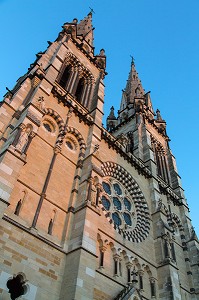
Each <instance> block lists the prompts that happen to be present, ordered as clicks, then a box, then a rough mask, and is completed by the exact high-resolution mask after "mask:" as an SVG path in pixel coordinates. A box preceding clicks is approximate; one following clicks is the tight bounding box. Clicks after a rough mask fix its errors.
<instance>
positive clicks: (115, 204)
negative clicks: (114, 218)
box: [113, 197, 122, 210]
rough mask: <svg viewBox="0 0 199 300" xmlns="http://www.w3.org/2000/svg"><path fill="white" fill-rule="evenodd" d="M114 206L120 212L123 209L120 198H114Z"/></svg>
mask: <svg viewBox="0 0 199 300" xmlns="http://www.w3.org/2000/svg"><path fill="white" fill-rule="evenodd" d="M113 204H114V206H115V207H116V208H117V209H118V210H121V209H122V206H121V202H120V200H118V198H116V197H113Z"/></svg>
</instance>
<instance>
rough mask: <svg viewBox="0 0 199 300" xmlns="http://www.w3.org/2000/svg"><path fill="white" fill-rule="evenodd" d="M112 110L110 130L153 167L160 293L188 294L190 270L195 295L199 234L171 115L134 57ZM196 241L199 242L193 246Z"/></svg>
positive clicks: (163, 295)
mask: <svg viewBox="0 0 199 300" xmlns="http://www.w3.org/2000/svg"><path fill="white" fill-rule="evenodd" d="M113 112H114V107H113V106H112V107H111V111H110V115H109V116H108V118H107V129H108V131H109V132H110V133H111V134H112V135H113V136H114V137H115V138H116V140H117V141H119V142H121V143H123V141H124V140H125V138H126V143H125V145H124V147H125V151H126V152H127V153H129V154H130V156H131V155H133V156H135V157H137V158H138V159H139V160H140V161H142V162H143V163H144V165H145V166H146V167H147V168H148V169H149V170H150V172H151V178H150V180H149V181H150V186H151V196H150V202H151V205H152V215H151V216H152V223H153V234H154V242H155V244H154V247H155V255H156V263H157V265H158V277H159V283H158V285H159V292H160V294H159V297H160V299H186V298H183V296H182V298H181V296H180V295H184V293H183V292H182V289H183V288H182V286H183V284H182V281H183V279H182V278H183V276H184V275H183V274H185V273H186V274H187V277H186V278H187V282H186V283H184V288H185V286H186V288H185V289H187V288H188V285H187V283H188V282H189V288H188V289H189V291H190V293H191V295H192V294H193V296H192V297H193V299H195V296H194V294H195V293H196V294H198V288H199V286H198V284H197V285H195V282H196V281H197V280H198V279H196V278H198V275H196V273H197V272H198V271H196V267H195V256H194V254H193V253H196V252H197V251H198V250H196V249H198V239H197V238H196V239H193V236H194V235H195V232H194V230H193V227H192V225H191V222H190V218H189V209H188V205H187V201H186V199H185V196H184V190H183V188H182V186H181V180H180V176H179V174H178V171H177V167H176V161H175V157H174V156H173V154H172V152H171V149H170V146H169V141H170V139H169V137H168V135H167V131H166V121H165V120H164V119H163V118H162V116H161V114H160V110H159V109H157V110H156V113H155V112H154V110H153V106H152V101H151V97H150V92H147V93H146V92H145V91H144V89H143V87H142V84H141V81H140V79H139V77H138V73H137V71H136V69H135V64H134V60H133V59H132V62H131V69H130V73H129V77H128V80H127V84H126V87H125V89H124V90H123V93H122V99H121V104H120V110H119V111H118V117H117V118H116V117H115V115H114V113H113ZM191 236H192V238H191ZM193 240H194V241H193ZM191 241H192V242H191ZM191 244H192V245H193V244H194V247H193V248H192V246H191ZM193 249H195V250H193ZM182 257H183V259H182ZM182 260H183V262H182ZM163 274H164V276H163V277H162V275H163ZM185 294H186V293H185ZM196 294H195V295H196ZM178 297H180V298H178ZM192 297H191V299H192Z"/></svg>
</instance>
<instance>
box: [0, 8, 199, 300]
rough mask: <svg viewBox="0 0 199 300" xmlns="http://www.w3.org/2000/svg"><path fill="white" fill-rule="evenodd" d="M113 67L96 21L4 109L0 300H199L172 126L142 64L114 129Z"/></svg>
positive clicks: (41, 57) (53, 51) (43, 57)
mask: <svg viewBox="0 0 199 300" xmlns="http://www.w3.org/2000/svg"><path fill="white" fill-rule="evenodd" d="M105 69H106V56H105V51H104V50H103V49H102V50H101V51H100V53H99V54H95V53H94V45H93V26H92V13H89V14H88V15H87V16H86V17H85V18H84V19H83V20H82V21H80V22H78V20H77V19H74V20H73V21H72V22H69V23H65V24H64V25H63V27H62V31H61V32H60V33H59V34H58V37H57V39H56V40H55V41H54V42H48V48H47V49H46V51H44V52H39V53H38V54H37V55H36V60H35V62H34V63H33V64H31V65H30V68H29V69H28V71H27V73H26V74H25V75H24V76H22V77H20V78H19V79H18V81H17V83H16V86H15V87H14V88H13V89H12V90H8V92H7V93H6V95H5V98H4V99H3V101H2V102H1V107H0V131H1V136H0V144H1V152H0V244H1V247H0V264H1V267H0V299H12V300H13V299H25V300H58V299H61V300H62V299H64V300H93V299H94V300H140V299H157V300H158V299H159V300H169V299H175V300H193V299H194V300H196V299H199V278H198V277H199V267H198V266H199V260H198V257H199V253H198V252H199V250H198V249H199V245H198V239H197V236H196V234H195V231H194V229H193V227H192V224H191V220H190V217H189V208H188V205H187V202H186V199H185V197H184V192H183V188H182V187H181V183H180V176H179V175H178V172H177V168H176V163H175V158H174V156H173V155H172V152H171V150H170V147H169V137H168V135H167V132H166V122H165V120H164V119H163V118H162V116H161V114H160V111H159V110H156V112H154V110H153V106H152V101H151V97H150V92H148V93H146V92H145V91H144V89H143V87H142V84H141V81H140V79H139V77H138V73H137V71H136V68H135V64H134V61H132V62H131V66H130V72H129V75H128V80H127V84H126V87H124V90H123V92H122V97H121V105H120V109H119V111H118V115H116V113H115V112H114V107H113V106H112V107H111V110H110V114H109V116H108V118H107V124H106V129H105V128H104V127H103V125H102V117H103V104H104V83H103V80H104V77H105V76H106V71H105ZM111 105H112V103H110V106H111Z"/></svg>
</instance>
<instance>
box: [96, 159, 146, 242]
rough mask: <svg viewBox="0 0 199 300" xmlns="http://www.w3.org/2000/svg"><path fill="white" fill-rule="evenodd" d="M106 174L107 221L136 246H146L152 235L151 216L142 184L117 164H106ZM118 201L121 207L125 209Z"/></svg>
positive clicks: (104, 203)
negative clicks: (144, 244)
mask: <svg viewBox="0 0 199 300" xmlns="http://www.w3.org/2000/svg"><path fill="white" fill-rule="evenodd" d="M102 172H103V174H104V179H103V182H102V189H103V191H102V193H101V198H100V199H101V200H100V206H101V208H102V211H104V214H105V217H106V218H107V219H108V221H109V223H110V224H112V226H113V227H114V229H115V230H116V231H117V232H118V233H119V234H121V235H122V236H123V237H124V238H126V239H128V240H129V241H132V242H142V241H143V240H145V239H146V237H147V236H148V234H149V230H150V217H149V216H150V215H149V209H148V205H147V202H146V200H145V198H144V195H143V194H142V192H141V190H140V188H139V186H138V184H137V183H136V182H135V180H134V179H133V177H132V176H131V175H130V174H129V173H128V172H127V171H126V170H125V169H124V168H122V167H121V166H120V165H118V164H116V163H113V162H104V163H103V165H102ZM118 193H119V194H120V195H118ZM115 198H117V199H118V201H119V202H120V203H121V209H120V205H119V202H118V201H116V199H115ZM114 202H115V203H114Z"/></svg>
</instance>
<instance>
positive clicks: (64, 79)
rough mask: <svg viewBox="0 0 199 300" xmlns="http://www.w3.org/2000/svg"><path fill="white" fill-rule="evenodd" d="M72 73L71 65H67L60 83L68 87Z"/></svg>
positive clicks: (65, 87)
mask: <svg viewBox="0 0 199 300" xmlns="http://www.w3.org/2000/svg"><path fill="white" fill-rule="evenodd" d="M70 74H71V67H70V66H67V67H66V68H65V70H64V72H63V74H62V77H61V79H60V81H59V84H60V85H61V86H62V87H63V88H64V89H67V85H68V81H69V78H70Z"/></svg>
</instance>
